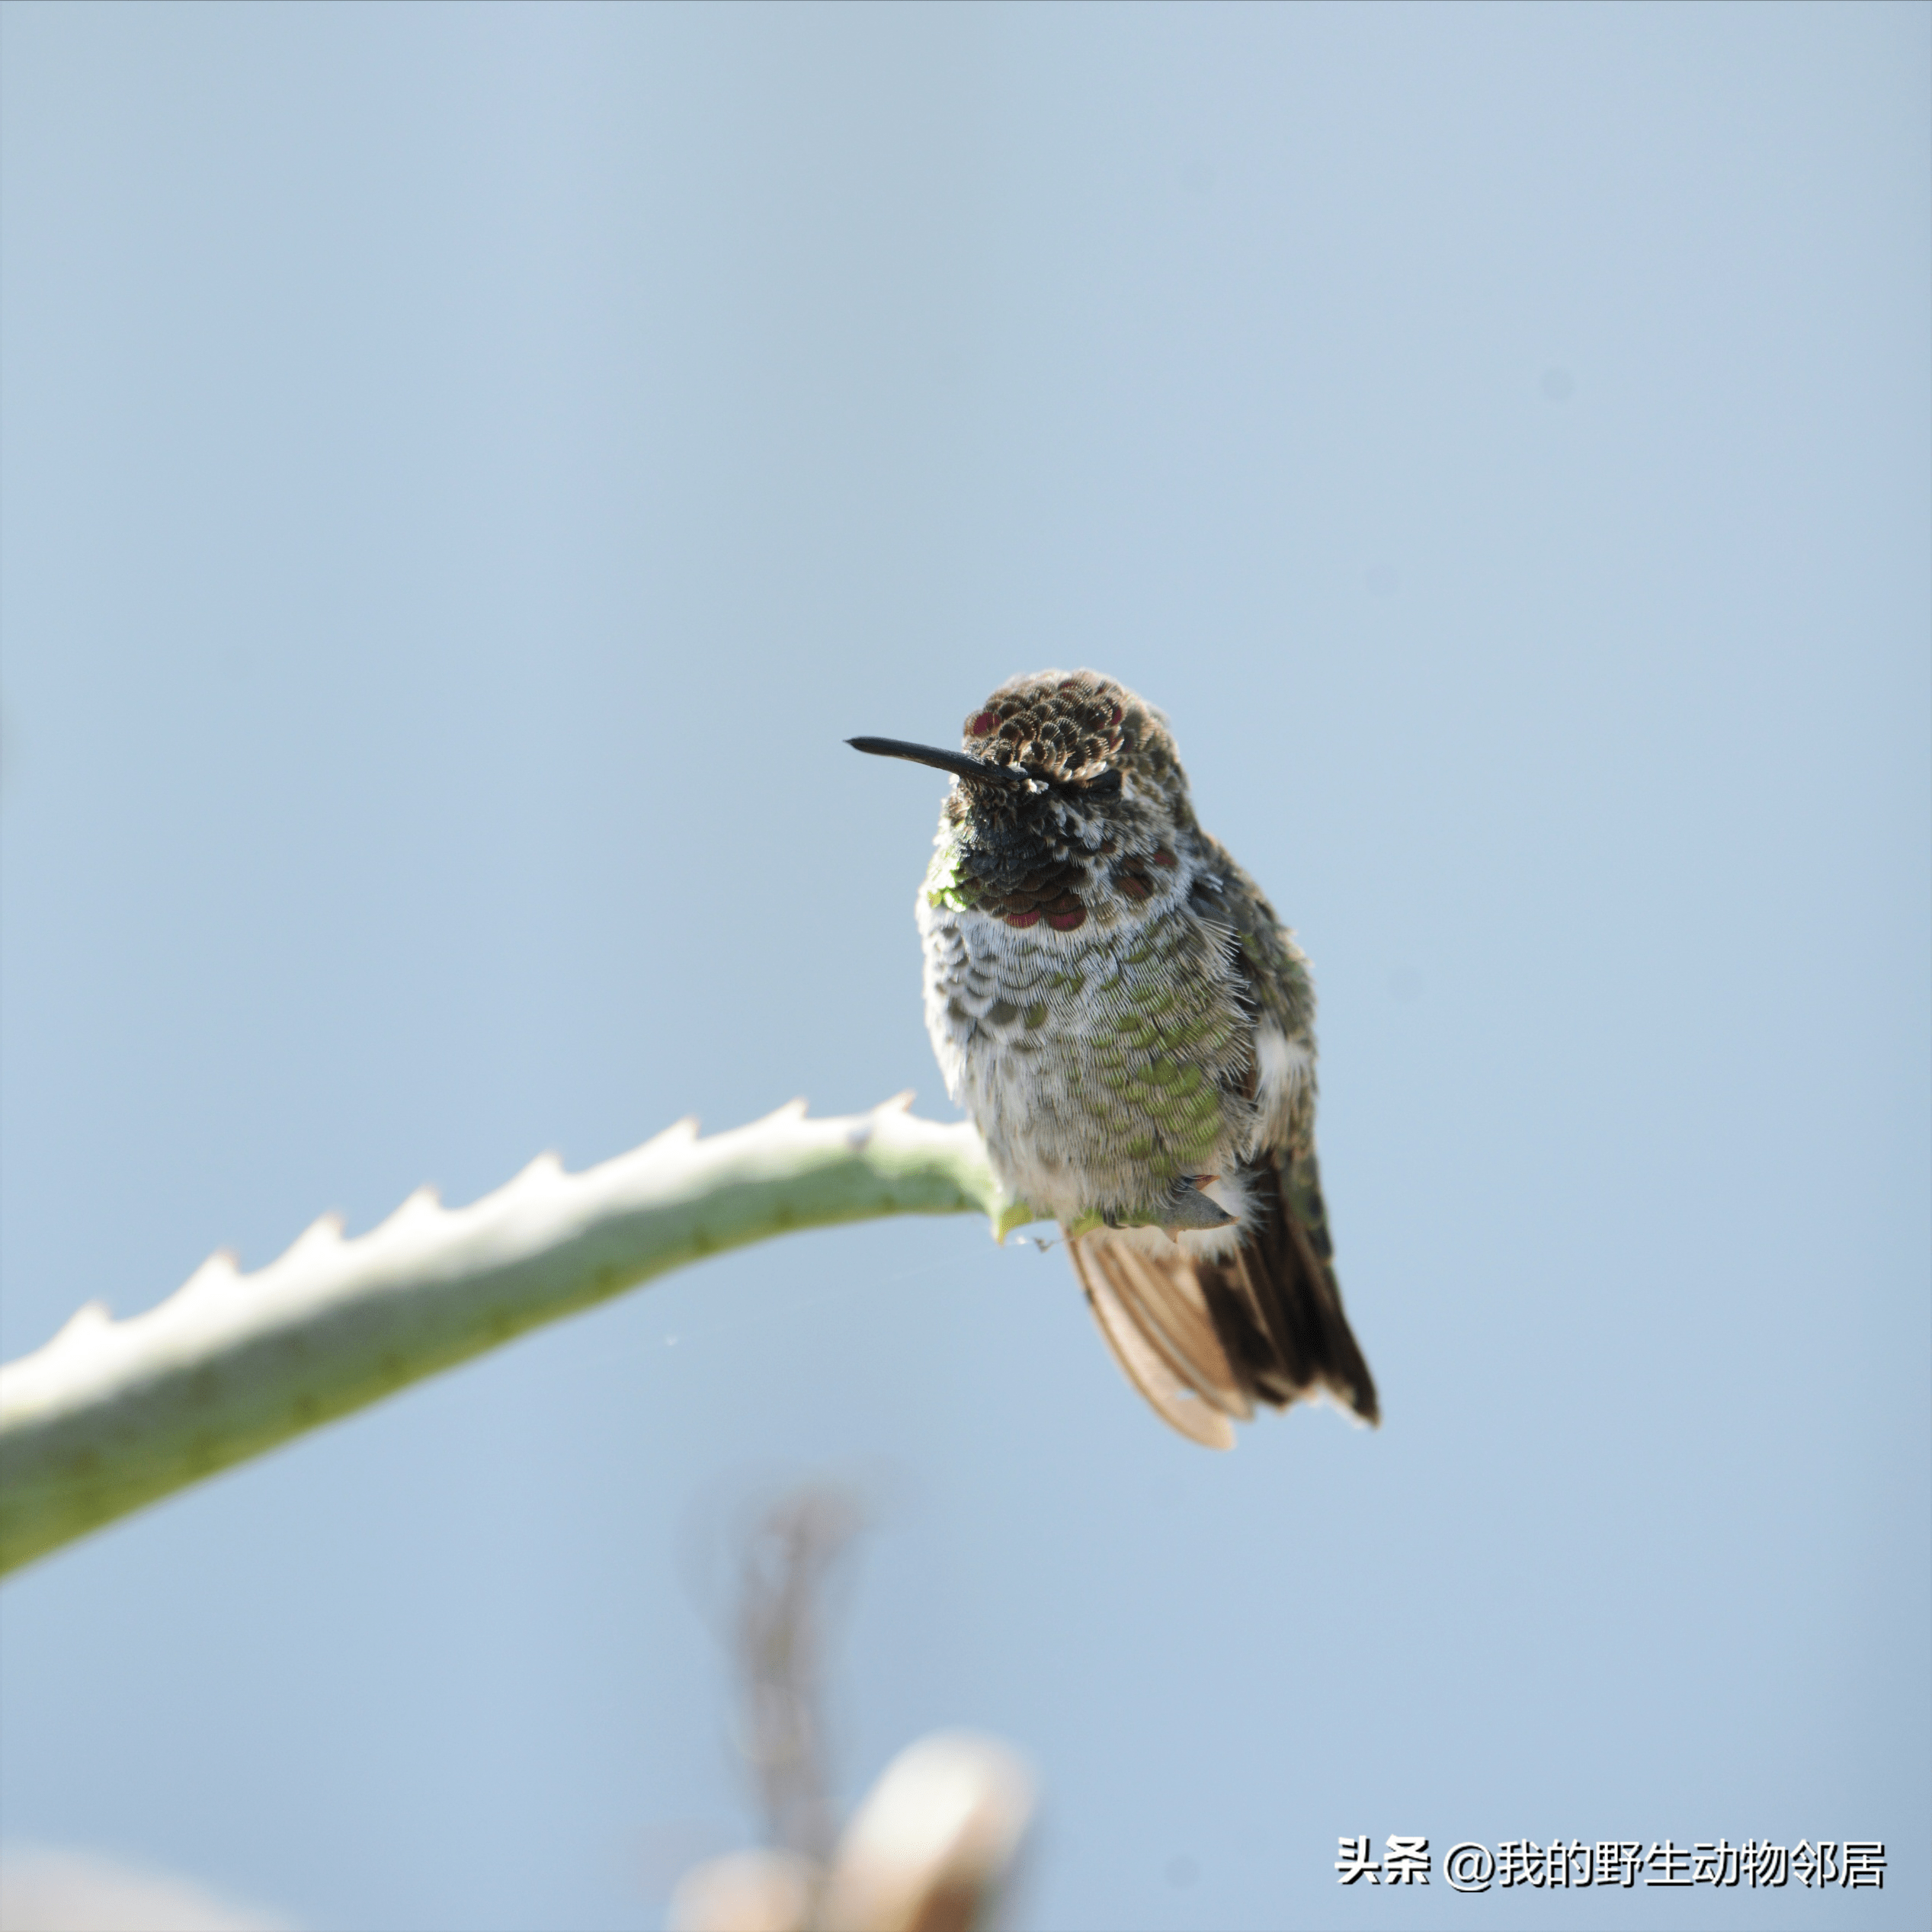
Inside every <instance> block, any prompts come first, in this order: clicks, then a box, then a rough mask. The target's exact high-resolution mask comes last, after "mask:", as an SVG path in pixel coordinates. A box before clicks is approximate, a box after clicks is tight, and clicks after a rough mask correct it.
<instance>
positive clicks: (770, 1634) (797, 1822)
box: [733, 1483, 864, 1862]
mask: <svg viewBox="0 0 1932 1932" xmlns="http://www.w3.org/2000/svg"><path fill="white" fill-rule="evenodd" d="M863 1523H864V1515H863V1510H862V1508H861V1507H860V1503H859V1500H858V1498H857V1496H856V1495H854V1493H853V1492H852V1491H851V1490H849V1489H846V1488H841V1487H840V1486H838V1485H835V1484H832V1483H816V1484H812V1485H808V1486H806V1487H805V1488H800V1489H796V1490H794V1491H792V1492H791V1493H790V1495H786V1496H783V1497H781V1498H780V1499H779V1500H778V1501H777V1502H776V1503H774V1504H773V1505H772V1506H771V1507H770V1508H769V1509H767V1511H765V1512H764V1514H763V1515H762V1516H761V1517H760V1519H759V1520H758V1523H757V1525H756V1527H755V1528H754V1529H753V1530H752V1531H751V1533H750V1534H749V1535H748V1536H746V1537H745V1543H744V1553H743V1559H742V1565H741V1570H740V1576H739V1594H738V1613H737V1619H736V1624H737V1627H736V1629H735V1632H733V1635H734V1638H735V1643H734V1646H733V1648H734V1649H735V1652H736V1655H737V1660H738V1670H739V1682H740V1687H741V1689H740V1694H741V1696H742V1699H743V1705H744V1707H743V1709H742V1713H741V1714H740V1719H739V1722H740V1724H741V1726H742V1734H741V1736H740V1739H739V1748H740V1750H741V1751H742V1752H743V1754H744V1755H745V1761H746V1762H747V1764H748V1765H749V1766H750V1767H751V1775H752V1777H753V1779H754V1780H755V1783H756V1784H757V1786H758V1799H759V1802H760V1805H761V1808H762V1809H763V1810H764V1821H765V1835H766V1836H767V1837H768V1838H769V1839H770V1840H771V1843H772V1844H774V1845H776V1846H777V1847H780V1849H782V1850H786V1851H792V1852H796V1853H797V1854H799V1856H800V1857H804V1858H809V1859H812V1860H818V1861H820V1862H822V1861H823V1860H825V1859H826V1858H827V1857H828V1856H829V1855H830V1854H831V1848H832V1840H833V1838H834V1836H835V1834H836V1832H837V1830H838V1824H837V1821H836V1818H835V1815H834V1812H833V1809H832V1801H831V1783H830V1778H829V1773H828V1765H827V1763H826V1757H825V1748H826V1747H825V1694H824V1693H825V1616H826V1601H825V1599H826V1586H827V1585H828V1583H829V1581H830V1580H831V1572H832V1571H833V1568H835V1565H837V1564H838V1562H839V1560H840V1559H841V1557H842V1556H844V1554H845V1552H847V1549H849V1548H850V1547H851V1543H852V1540H853V1538H854V1536H856V1535H857V1533H858V1532H859V1530H860V1529H861V1528H862V1527H863Z"/></svg>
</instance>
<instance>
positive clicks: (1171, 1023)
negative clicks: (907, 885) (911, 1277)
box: [850, 671, 1379, 1449]
mask: <svg viewBox="0 0 1932 1932" xmlns="http://www.w3.org/2000/svg"><path fill="white" fill-rule="evenodd" d="M850 742H851V743H852V744H853V745H854V746H856V747H857V749H859V750H860V751H870V752H873V753H875V754H876V755H880V756H883V757H886V758H907V759H910V760H912V761H913V762H914V763H915V764H927V765H932V766H934V767H937V769H939V770H940V771H946V772H950V773H951V774H952V775H953V786H952V788H951V790H950V791H949V792H948V793H947V797H946V802H945V803H944V806H942V807H941V808H940V819H939V835H938V838H937V840H936V841H934V843H935V845H936V847H937V850H936V851H935V853H934V858H933V862H932V864H931V868H930V869H929V870H928V872H927V874H926V878H925V883H924V885H923V886H921V889H920V892H919V906H918V916H919V931H920V934H921V937H922V938H923V940H924V944H925V1004H926V1026H927V1030H928V1032H929V1033H931V1036H932V1043H933V1047H934V1051H935V1052H936V1053H937V1054H938V1056H939V1062H940V1067H941V1069H943V1071H944V1074H945V1076H946V1085H947V1091H949V1092H950V1094H951V1095H952V1097H953V1100H954V1101H955V1102H956V1103H957V1104H959V1105H960V1106H961V1107H964V1108H965V1109H966V1112H967V1113H969V1115H970V1116H971V1117H972V1120H973V1123H974V1124H975V1125H976V1126H977V1127H978V1128H979V1132H980V1133H981V1135H982V1137H983V1138H984V1139H985V1143H986V1149H987V1152H988V1155H990V1157H991V1159H992V1165H993V1170H994V1171H995V1174H998V1177H999V1179H1000V1181H1001V1184H1003V1185H1004V1187H1006V1188H1007V1189H1008V1191H1009V1192H1010V1193H1012V1194H1014V1195H1015V1196H1017V1197H1019V1198H1020V1200H1023V1201H1024V1202H1025V1203H1027V1206H1030V1207H1031V1208H1033V1210H1036V1212H1037V1213H1040V1215H1042V1216H1053V1218H1055V1219H1057V1220H1058V1221H1059V1223H1060V1226H1061V1229H1062V1232H1063V1233H1064V1234H1065V1236H1066V1238H1067V1247H1068V1250H1069V1253H1070V1254H1071V1255H1072V1260H1073V1266H1074V1271H1075V1274H1077V1275H1078V1277H1079V1278H1080V1283H1081V1286H1082V1287H1083V1288H1084V1289H1085V1290H1086V1294H1087V1299H1088V1302H1089V1304H1090V1305H1091V1307H1092V1309H1093V1311H1094V1315H1095V1316H1096V1318H1097V1319H1098V1321H1099V1323H1100V1326H1101V1333H1102V1334H1104V1335H1105V1337H1106V1338H1107V1342H1108V1344H1109V1345H1110V1347H1111V1348H1112V1349H1113V1353H1114V1355H1115V1357H1117V1360H1119V1362H1120V1366H1121V1367H1122V1368H1123V1370H1126V1374H1127V1376H1128V1379H1129V1380H1130V1381H1131V1382H1132V1383H1133V1384H1134V1386H1135V1387H1136V1388H1137V1389H1139V1391H1140V1392H1141V1393H1142V1395H1145V1397H1146V1398H1147V1399H1148V1401H1149V1402H1151V1403H1152V1405H1153V1406H1154V1408H1155V1410H1156V1411H1158V1413H1159V1414H1160V1415H1161V1416H1162V1418H1165V1420H1166V1421H1168V1422H1170V1423H1171V1424H1173V1426H1174V1427H1175V1428H1177V1429H1178V1430H1179V1431H1181V1433H1182V1434H1184V1435H1186V1436H1188V1437H1191V1438H1192V1439H1193V1440H1194V1441H1196V1442H1199V1443H1206V1444H1208V1445H1209V1446H1210V1447H1214V1448H1219V1449H1225V1448H1231V1447H1232V1446H1233V1443H1234V1428H1233V1424H1235V1422H1236V1421H1247V1420H1248V1418H1250V1417H1251V1416H1252V1415H1253V1414H1254V1407H1255V1405H1256V1404H1257V1403H1258V1402H1260V1403H1267V1404H1268V1405H1271V1406H1273V1407H1274V1408H1286V1406H1287V1405H1289V1404H1290V1402H1295V1401H1296V1400H1297V1399H1299V1398H1302V1397H1304V1396H1309V1395H1316V1394H1318V1393H1322V1392H1326V1393H1327V1394H1328V1395H1331V1396H1332V1397H1333V1398H1334V1399H1335V1400H1336V1401H1338V1402H1340V1403H1341V1404H1342V1405H1344V1407H1345V1408H1348V1409H1350V1411H1353V1412H1354V1414H1355V1415H1357V1416H1359V1417H1360V1418H1362V1419H1363V1421H1366V1422H1371V1423H1372V1422H1374V1421H1376V1420H1378V1418H1379V1411H1378V1408H1377V1405H1376V1392H1375V1383H1374V1382H1373V1379H1372V1378H1371V1377H1370V1374H1369V1370H1368V1364H1367V1363H1366V1362H1365V1361H1364V1360H1363V1358H1362V1351H1361V1350H1360V1348H1359V1347H1357V1345H1356V1341H1355V1338H1354V1334H1352V1333H1351V1332H1350V1329H1349V1326H1348V1321H1347V1316H1346V1315H1344V1313H1343V1312H1342V1305H1341V1290H1340V1289H1339V1288H1338V1286H1337V1285H1336V1282H1335V1274H1334V1266H1333V1261H1332V1249H1331V1246H1330V1243H1329V1239H1328V1216H1327V1212H1326V1210H1325V1208H1324V1207H1323V1206H1322V1181H1321V1176H1320V1174H1319V1172H1318V1170H1317V1168H1316V1166H1315V1032H1314V1022H1315V988H1314V985H1313V982H1312V980H1311V979H1310V977H1309V967H1308V961H1307V960H1306V957H1305V956H1303V955H1302V951H1301V950H1300V948H1299V947H1297V946H1296V944H1295V942H1294V940H1293V938H1292V937H1290V934H1289V933H1288V932H1287V931H1286V929H1285V928H1283V926H1282V924H1281V923H1280V921H1279V920H1277V918H1276V917H1275V915H1274V908H1273V907H1271V906H1270V905H1269V904H1268V902H1267V900H1266V899H1264V898H1263V897H1262V896H1261V892H1260V889H1258V887H1257V886H1256V885H1255V884H1254V881H1253V880H1252V879H1250V878H1249V877H1248V875H1247V873H1245V872H1243V871H1242V869H1241V867H1239V866H1238V865H1236V864H1235V862H1234V860H1232V858H1230V857H1229V856H1228V854H1227V852H1226V850H1225V849H1224V848H1223V847H1221V846H1220V845H1219V844H1216V841H1214V840H1213V839H1212V838H1209V837H1208V835H1206V833H1205V832H1204V831H1202V830H1201V828H1200V825H1198V824H1197V822H1195V818H1194V812H1193V806H1192V804H1191V803H1190V801H1189V798H1188V793H1187V774H1185V773H1184V771H1182V770H1181V763H1180V761H1179V759H1178V758H1177V757H1176V756H1175V753H1174V739H1173V736H1172V735H1171V732H1169V730H1168V722H1167V719H1165V717H1164V716H1162V715H1161V713H1160V712H1158V711H1157V710H1155V708H1154V707H1153V706H1152V705H1150V704H1149V703H1146V702H1145V700H1142V699H1141V698H1139V697H1136V695H1135V694H1134V693H1133V692H1132V691H1130V690H1127V689H1126V687H1124V686H1123V685H1120V684H1115V683H1114V682H1113V681H1112V680H1111V679H1110V678H1103V677H1101V676H1100V675H1099V674H1097V673H1096V672H1094V671H1075V672H1073V673H1072V674H1067V673H1065V672H1062V671H1041V672H1039V673H1036V674H1034V675H1033V676H1031V677H1027V678H1014V679H1013V680H1012V681H1011V682H1010V683H1008V684H1003V685H1001V687H1000V688H999V689H998V690H996V691H995V692H994V694H992V697H989V698H988V700H986V702H985V703H984V704H983V705H982V706H979V708H978V709H977V710H975V711H974V712H973V713H972V714H971V715H970V716H969V717H968V718H967V719H966V728H965V732H964V734H963V737H962V739H961V741H960V749H959V750H958V751H945V750H942V749H939V748H934V747H931V746H928V745H912V744H907V743H905V742H902V741H901V740H899V739H884V738H855V739H852V740H851V741H850Z"/></svg>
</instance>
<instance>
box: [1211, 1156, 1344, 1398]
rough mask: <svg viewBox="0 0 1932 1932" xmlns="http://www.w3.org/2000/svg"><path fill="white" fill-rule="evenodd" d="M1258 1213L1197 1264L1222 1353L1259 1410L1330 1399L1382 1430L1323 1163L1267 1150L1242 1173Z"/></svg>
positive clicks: (1253, 1209) (1253, 1212) (1252, 1207)
mask: <svg viewBox="0 0 1932 1932" xmlns="http://www.w3.org/2000/svg"><path fill="white" fill-rule="evenodd" d="M1242 1181H1243V1182H1244V1184H1245V1192H1246V1193H1247V1195H1248V1200H1249V1203H1250V1206H1249V1208H1248V1213H1247V1214H1246V1215H1245V1216H1244V1217H1243V1234H1242V1242H1241V1244H1240V1245H1239V1246H1238V1248H1235V1251H1233V1253H1232V1254H1229V1256H1228V1257H1227V1258H1226V1259H1225V1260H1222V1261H1193V1262H1192V1263H1191V1266H1192V1268H1193V1274H1194V1276H1195V1278H1196V1280H1197V1283H1198V1284H1199V1286H1200V1295H1201V1299H1202V1301H1203V1303H1204V1304H1205V1306H1206V1309H1207V1311H1208V1313H1209V1315H1210V1316H1211V1317H1212V1318H1213V1322H1214V1325H1215V1329H1216V1333H1217V1334H1218V1335H1219V1338H1220V1342H1221V1347H1222V1354H1224V1356H1225V1357H1226V1359H1227V1360H1228V1361H1229V1363H1231V1364H1232V1366H1233V1367H1234V1369H1235V1372H1236V1373H1237V1374H1238V1375H1239V1376H1241V1377H1242V1379H1243V1382H1244V1383H1245V1387H1246V1389H1247V1391H1248V1393H1249V1394H1250V1395H1251V1397H1252V1398H1253V1399H1254V1400H1256V1401H1258V1402H1267V1403H1269V1404H1270V1405H1273V1406H1274V1407H1275V1408H1286V1407H1287V1405H1289V1404H1290V1402H1298V1401H1300V1400H1302V1399H1304V1398H1305V1397H1307V1396H1310V1395H1317V1394H1319V1393H1321V1392H1323V1391H1324V1390H1325V1391H1326V1392H1328V1394H1329V1395H1332V1396H1333V1397H1334V1399H1335V1400H1336V1401H1337V1402H1338V1403H1340V1404H1341V1405H1342V1406H1343V1407H1344V1408H1347V1409H1349V1410H1350V1411H1353V1412H1354V1414H1355V1415H1357V1416H1359V1417H1360V1418H1361V1419H1362V1421H1364V1422H1369V1423H1374V1422H1377V1421H1380V1420H1381V1415H1382V1411H1381V1405H1380V1403H1379V1401H1378V1400H1377V1398H1376V1391H1375V1379H1374V1377H1373V1376H1371V1375H1370V1373H1369V1365H1368V1363H1367V1362H1366V1360H1363V1355H1362V1350H1361V1348H1360V1345H1359V1344H1357V1341H1356V1340H1355V1336H1354V1331H1352V1330H1351V1329H1350V1327H1349V1325H1348V1317H1347V1315H1346V1314H1344V1312H1343V1310H1342V1305H1341V1288H1340V1287H1339V1286H1338V1285H1337V1283H1336V1280H1335V1271H1334V1267H1332V1266H1331V1263H1330V1258H1329V1257H1330V1248H1329V1244H1328V1216H1327V1213H1326V1211H1325V1209H1324V1208H1323V1206H1322V1176H1321V1172H1320V1170H1319V1169H1318V1168H1317V1167H1316V1165H1315V1155H1314V1152H1313V1151H1312V1149H1311V1150H1310V1151H1309V1152H1308V1153H1306V1154H1303V1155H1297V1156H1293V1157H1291V1156H1290V1155H1289V1154H1288V1153H1287V1152H1286V1150H1285V1149H1264V1150H1263V1151H1262V1152H1261V1154H1259V1155H1258V1156H1257V1157H1256V1158H1255V1159H1254V1161H1253V1162H1252V1163H1251V1165H1249V1166H1248V1167H1246V1168H1244V1169H1243V1170H1242Z"/></svg>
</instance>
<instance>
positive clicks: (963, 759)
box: [845, 738, 1033, 787]
mask: <svg viewBox="0 0 1932 1932" xmlns="http://www.w3.org/2000/svg"><path fill="white" fill-rule="evenodd" d="M845 742H846V743H847V744H848V745H851V748H852V749H853V750H854V751H869V752H870V753H871V755H873V757H874V758H905V759H907V760H908V761H910V762H911V763H912V764H929V765H931V767H933V769H934V771H950V773H951V774H953V777H955V778H963V779H964V780H966V783H968V784H969V785H979V784H992V785H1018V786H1020V787H1025V786H1028V785H1030V784H1031V783H1032V782H1033V781H1032V780H1031V779H1030V778H1029V777H1027V774H1026V773H1025V772H1024V771H1018V770H1017V769H1015V768H1014V767H1013V766H1011V765H1006V764H989V763H988V761H986V760H985V759H984V758H975V757H974V756H973V755H972V753H971V752H970V751H941V750H940V748H938V747H937V745H908V744H907V743H906V742H905V739H902V738H848V739H846V741H845Z"/></svg>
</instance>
